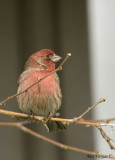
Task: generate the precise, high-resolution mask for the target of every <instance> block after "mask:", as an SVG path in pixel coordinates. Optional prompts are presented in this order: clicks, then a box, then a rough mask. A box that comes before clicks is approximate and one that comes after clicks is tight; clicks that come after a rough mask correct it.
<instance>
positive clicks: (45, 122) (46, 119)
mask: <svg viewBox="0 0 115 160" xmlns="http://www.w3.org/2000/svg"><path fill="white" fill-rule="evenodd" d="M52 116H53V113H51V112H49V114H48V116H47V117H44V119H43V120H42V123H43V125H44V126H45V127H46V129H47V131H48V132H49V128H48V126H47V122H48V121H49V120H50V118H51V117H52Z"/></svg>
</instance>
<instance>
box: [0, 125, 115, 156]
mask: <svg viewBox="0 0 115 160" xmlns="http://www.w3.org/2000/svg"><path fill="white" fill-rule="evenodd" d="M0 126H12V127H17V128H19V129H20V130H22V131H23V132H25V133H28V134H30V135H32V136H34V137H36V138H39V139H41V140H43V141H45V142H48V143H50V144H53V145H55V146H57V147H59V148H62V149H64V150H71V151H75V152H80V153H83V154H87V155H95V156H101V157H106V158H111V159H115V157H110V156H109V155H104V154H101V153H99V152H91V151H88V150H84V149H80V148H77V147H72V146H69V145H65V144H62V143H60V142H57V141H55V140H52V139H50V138H47V137H45V136H42V135H40V134H38V133H36V132H34V131H32V130H31V129H29V128H27V127H25V126H24V125H22V124H21V123H6V122H1V123H0Z"/></svg>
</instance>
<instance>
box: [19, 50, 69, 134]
mask: <svg viewBox="0 0 115 160" xmlns="http://www.w3.org/2000/svg"><path fill="white" fill-rule="evenodd" d="M60 59H61V57H60V56H58V55H56V54H54V52H53V51H51V50H49V49H43V50H41V51H39V52H37V53H34V54H32V55H31V56H30V57H29V58H28V60H27V62H26V64H25V68H24V72H23V73H22V74H21V75H20V78H19V87H18V91H17V93H19V92H22V91H23V90H25V89H26V88H28V87H29V86H30V85H32V84H33V83H34V82H36V80H37V78H42V77H44V76H46V75H47V74H48V73H50V72H52V71H54V70H55V62H58V61H59V60H60ZM61 100H62V93H61V89H60V82H59V77H58V75H57V73H53V74H51V75H50V76H48V77H46V78H45V79H43V80H42V81H40V82H39V83H37V84H36V85H35V86H33V87H32V88H30V89H29V90H28V91H27V92H25V93H23V94H20V95H19V96H18V97H17V101H18V105H19V108H20V109H21V111H22V112H24V113H34V114H37V115H39V116H44V117H46V118H47V117H48V116H49V114H50V113H51V114H53V115H54V114H55V113H56V111H57V110H58V109H59V108H60V106H61ZM46 125H47V127H48V128H49V131H54V132H55V131H58V130H61V129H65V128H66V127H65V126H64V124H62V123H61V122H57V121H51V120H48V121H47V122H46Z"/></svg>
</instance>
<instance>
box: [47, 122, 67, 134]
mask: <svg viewBox="0 0 115 160" xmlns="http://www.w3.org/2000/svg"><path fill="white" fill-rule="evenodd" d="M46 125H47V127H48V129H49V132H57V131H62V130H65V129H66V126H65V125H64V124H63V123H62V122H59V121H51V120H48V121H47V123H46Z"/></svg>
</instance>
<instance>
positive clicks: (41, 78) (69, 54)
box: [0, 53, 71, 106]
mask: <svg viewBox="0 0 115 160" xmlns="http://www.w3.org/2000/svg"><path fill="white" fill-rule="evenodd" d="M69 57H71V53H68V54H67V55H66V57H65V59H64V60H63V61H62V63H61V64H60V65H59V67H58V68H57V69H55V70H54V71H53V72H50V73H49V74H47V75H46V76H44V77H38V78H37V81H36V82H34V83H33V84H32V85H30V86H29V87H28V88H26V89H25V90H23V91H22V92H20V93H16V94H14V95H12V96H8V97H7V98H6V99H5V100H3V101H2V102H1V103H0V106H4V105H5V103H6V102H7V101H9V100H10V99H12V98H14V97H17V96H19V95H20V94H23V93H25V92H27V91H28V90H29V89H30V88H32V87H33V86H35V85H36V84H37V83H39V82H40V81H42V80H43V79H45V78H47V77H48V76H50V75H51V74H53V73H55V72H58V71H61V70H62V66H63V65H64V63H65V62H66V61H67V59H68V58H69Z"/></svg>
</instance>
